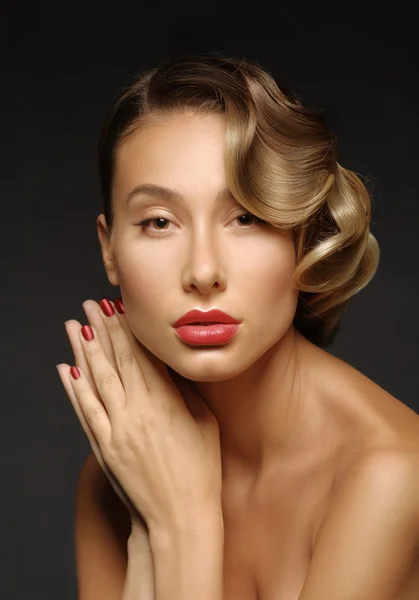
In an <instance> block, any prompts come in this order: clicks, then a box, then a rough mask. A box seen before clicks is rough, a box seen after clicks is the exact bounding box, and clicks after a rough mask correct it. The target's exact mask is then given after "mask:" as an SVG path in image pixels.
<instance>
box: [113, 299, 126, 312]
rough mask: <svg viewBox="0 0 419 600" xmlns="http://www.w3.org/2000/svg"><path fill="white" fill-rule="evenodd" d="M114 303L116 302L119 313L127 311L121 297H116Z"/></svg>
mask: <svg viewBox="0 0 419 600" xmlns="http://www.w3.org/2000/svg"><path fill="white" fill-rule="evenodd" d="M113 303H114V304H115V308H116V310H117V311H118V312H119V314H120V315H123V314H124V312H125V309H124V305H123V304H122V300H121V298H115V300H114V301H113Z"/></svg>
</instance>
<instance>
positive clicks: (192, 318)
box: [173, 308, 240, 327]
mask: <svg viewBox="0 0 419 600" xmlns="http://www.w3.org/2000/svg"><path fill="white" fill-rule="evenodd" d="M192 323H240V321H237V320H236V319H233V317H231V316H230V315H227V314H226V313H225V312H223V311H222V310H219V309H218V308H214V309H212V310H207V311H205V312H204V311H202V310H198V309H195V310H190V311H189V312H187V313H186V314H184V315H183V316H182V317H180V319H178V320H177V321H176V323H174V325H173V327H181V326H182V325H190V324H192Z"/></svg>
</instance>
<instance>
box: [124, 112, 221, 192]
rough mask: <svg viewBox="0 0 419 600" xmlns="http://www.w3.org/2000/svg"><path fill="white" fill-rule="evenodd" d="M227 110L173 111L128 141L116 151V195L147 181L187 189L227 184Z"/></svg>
mask: <svg viewBox="0 0 419 600" xmlns="http://www.w3.org/2000/svg"><path fill="white" fill-rule="evenodd" d="M225 130H226V125H225V119H224V117H223V116H222V115H216V114H211V115H193V114H186V115H171V116H169V117H166V118H165V119H164V120H158V121H156V122H151V123H147V125H146V126H145V127H141V128H139V129H137V130H136V131H134V132H133V133H132V134H130V136H129V137H128V138H127V139H126V140H124V141H123V142H122V144H121V146H120V148H119V149H118V151H117V153H116V160H115V173H114V194H115V196H119V195H121V194H122V195H126V194H128V193H129V192H130V190H131V189H132V188H134V187H135V186H138V185H139V184H141V183H143V182H152V183H155V184H156V185H162V186H165V187H171V188H174V189H179V190H180V191H182V189H183V191H184V192H185V194H187V193H189V192H191V193H193V191H194V190H196V191H198V190H200V191H202V189H203V188H205V189H208V191H209V192H210V193H211V191H212V190H215V189H216V188H223V187H225V174H224V159H223V150H224V140H225Z"/></svg>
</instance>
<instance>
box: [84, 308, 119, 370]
mask: <svg viewBox="0 0 419 600" xmlns="http://www.w3.org/2000/svg"><path fill="white" fill-rule="evenodd" d="M82 306H83V309H84V312H85V313H86V316H87V318H88V321H89V324H90V325H92V326H93V327H94V328H95V329H96V331H97V334H98V336H99V339H100V343H101V344H102V348H103V350H104V352H105V354H106V356H107V358H108V360H109V362H110V363H111V365H112V366H113V368H114V369H115V370H118V367H117V364H116V361H115V355H114V351H113V347H112V342H111V340H110V338H109V334H108V329H107V327H106V324H105V323H104V320H103V318H102V311H101V309H100V306H99V304H98V303H97V302H95V301H94V300H85V301H84V302H83V304H82Z"/></svg>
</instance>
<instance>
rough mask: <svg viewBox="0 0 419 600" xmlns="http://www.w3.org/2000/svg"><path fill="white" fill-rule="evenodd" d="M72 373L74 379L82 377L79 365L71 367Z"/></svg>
mask: <svg viewBox="0 0 419 600" xmlns="http://www.w3.org/2000/svg"><path fill="white" fill-rule="evenodd" d="M70 373H71V376H72V378H73V379H78V378H79V377H80V371H79V370H78V368H77V367H71V369H70Z"/></svg>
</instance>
